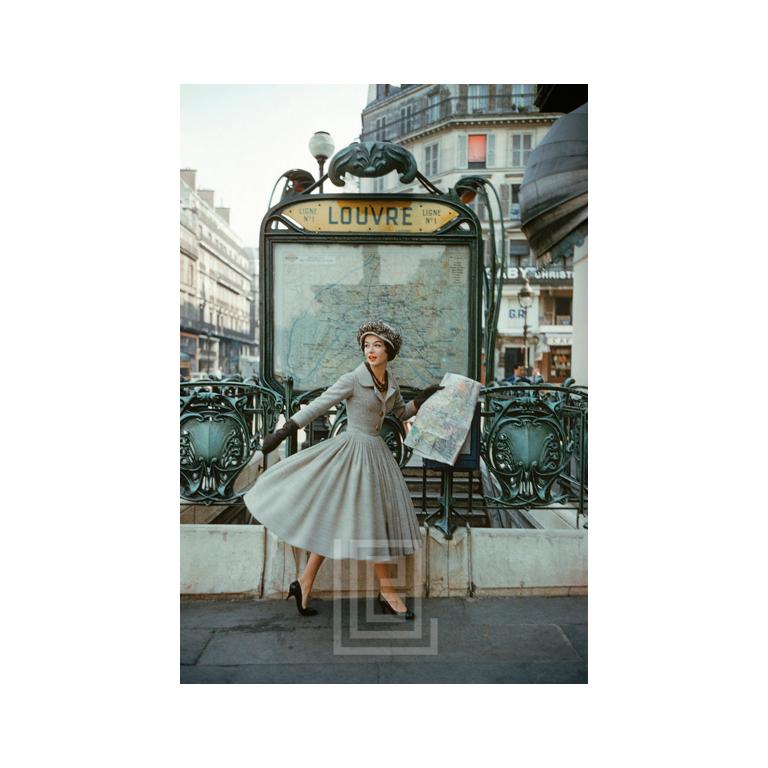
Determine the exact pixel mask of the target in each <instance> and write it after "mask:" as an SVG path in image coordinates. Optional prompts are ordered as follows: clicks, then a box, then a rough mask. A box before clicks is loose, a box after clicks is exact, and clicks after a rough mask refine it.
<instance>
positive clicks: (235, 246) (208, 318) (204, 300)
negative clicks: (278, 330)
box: [179, 169, 255, 379]
mask: <svg viewBox="0 0 768 768" xmlns="http://www.w3.org/2000/svg"><path fill="white" fill-rule="evenodd" d="M196 176H197V171H195V170H192V169H182V170H181V178H180V204H181V211H180V230H181V231H180V259H181V261H180V280H179V304H180V353H181V354H180V373H181V376H182V378H185V379H190V378H202V377H205V376H207V375H210V374H213V375H216V376H222V375H227V374H234V373H241V372H242V371H241V368H242V362H243V360H248V359H252V358H253V357H254V355H255V334H254V331H255V329H254V320H253V317H254V315H253V313H252V303H253V302H254V300H255V297H254V293H253V285H252V283H253V279H252V271H251V270H252V257H251V260H249V254H248V253H247V252H246V250H245V248H244V246H243V242H242V240H241V238H240V237H238V235H237V234H236V233H235V232H234V231H233V229H232V227H231V226H230V224H229V209H228V208H224V207H217V206H216V204H215V199H214V190H212V189H198V188H197V184H196ZM249 262H250V263H249Z"/></svg>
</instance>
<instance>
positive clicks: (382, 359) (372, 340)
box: [363, 334, 389, 365]
mask: <svg viewBox="0 0 768 768" xmlns="http://www.w3.org/2000/svg"><path fill="white" fill-rule="evenodd" d="M363 354H364V355H365V359H366V360H367V361H368V364H369V365H381V364H382V363H386V362H387V360H388V359H389V358H388V357H387V345H386V344H385V343H384V342H383V341H382V340H381V339H380V338H379V337H378V336H373V335H371V334H368V336H366V337H365V338H364V339H363Z"/></svg>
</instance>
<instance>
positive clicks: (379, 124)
mask: <svg viewBox="0 0 768 768" xmlns="http://www.w3.org/2000/svg"><path fill="white" fill-rule="evenodd" d="M386 140H387V118H386V117H378V118H376V141H386Z"/></svg>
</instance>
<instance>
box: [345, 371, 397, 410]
mask: <svg viewBox="0 0 768 768" xmlns="http://www.w3.org/2000/svg"><path fill="white" fill-rule="evenodd" d="M387 374H388V376H387V379H388V382H389V386H388V387H387V394H386V396H384V395H382V394H381V392H379V390H378V389H376V387H375V386H374V384H373V377H372V376H371V372H370V371H369V370H368V368H366V365H365V363H360V365H358V366H357V368H355V376H356V377H357V382H358V384H360V385H361V386H363V387H370V388H371V389H372V390H373V392H374V394H375V395H376V397H378V398H379V400H381V401H382V402H383V403H386V402H387V400H388V399H389V398H390V397H391V396H392V395H394V394H395V390H396V389H397V382H396V381H395V377H394V376H393V375H392V372H391V371H387Z"/></svg>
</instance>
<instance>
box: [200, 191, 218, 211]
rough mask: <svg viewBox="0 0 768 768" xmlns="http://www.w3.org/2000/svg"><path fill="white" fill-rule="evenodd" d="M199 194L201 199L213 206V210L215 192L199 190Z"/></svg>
mask: <svg viewBox="0 0 768 768" xmlns="http://www.w3.org/2000/svg"><path fill="white" fill-rule="evenodd" d="M197 194H198V195H200V197H202V198H203V200H204V201H205V202H206V203H208V205H210V206H211V208H215V207H216V206H215V205H214V202H213V190H212V189H198V190H197Z"/></svg>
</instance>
